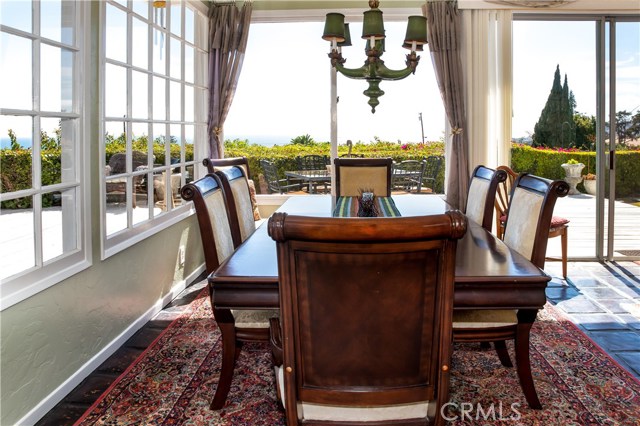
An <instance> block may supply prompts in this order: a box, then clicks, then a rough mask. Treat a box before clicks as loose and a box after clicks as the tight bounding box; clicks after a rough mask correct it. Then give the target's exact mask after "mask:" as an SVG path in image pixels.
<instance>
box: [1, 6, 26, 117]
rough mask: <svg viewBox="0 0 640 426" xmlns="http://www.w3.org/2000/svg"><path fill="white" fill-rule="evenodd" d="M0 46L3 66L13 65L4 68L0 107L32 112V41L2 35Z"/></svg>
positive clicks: (5, 34)
mask: <svg viewBox="0 0 640 426" xmlns="http://www.w3.org/2000/svg"><path fill="white" fill-rule="evenodd" d="M28 4H29V5H30V3H28ZM0 45H2V48H1V49H0V59H1V60H2V64H11V66H4V65H3V66H2V78H0V93H2V96H0V107H2V108H15V109H28V110H30V109H32V108H33V91H32V87H31V73H32V69H33V65H32V60H31V40H28V39H26V38H23V37H17V36H14V35H10V34H7V33H1V34H0Z"/></svg>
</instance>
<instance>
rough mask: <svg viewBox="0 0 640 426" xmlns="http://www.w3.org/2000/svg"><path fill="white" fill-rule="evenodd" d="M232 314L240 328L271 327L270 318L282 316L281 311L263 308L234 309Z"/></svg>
mask: <svg viewBox="0 0 640 426" xmlns="http://www.w3.org/2000/svg"><path fill="white" fill-rule="evenodd" d="M231 314H232V315H233V319H234V321H235V323H236V327H239V328H269V318H275V317H279V316H280V311H279V310H277V309H274V310H263V309H232V310H231Z"/></svg>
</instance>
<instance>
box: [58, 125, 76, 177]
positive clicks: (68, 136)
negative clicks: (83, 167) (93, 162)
mask: <svg viewBox="0 0 640 426" xmlns="http://www.w3.org/2000/svg"><path fill="white" fill-rule="evenodd" d="M57 122H58V126H59V127H58V129H56V131H58V132H59V133H60V150H61V154H60V167H61V171H60V172H61V175H62V178H61V179H62V182H64V183H67V182H76V181H77V180H78V179H77V173H78V167H77V164H76V159H75V158H76V157H75V154H76V152H77V151H78V148H77V145H78V144H77V139H78V137H77V135H78V128H79V124H80V120H79V119H77V118H61V119H60V120H57Z"/></svg>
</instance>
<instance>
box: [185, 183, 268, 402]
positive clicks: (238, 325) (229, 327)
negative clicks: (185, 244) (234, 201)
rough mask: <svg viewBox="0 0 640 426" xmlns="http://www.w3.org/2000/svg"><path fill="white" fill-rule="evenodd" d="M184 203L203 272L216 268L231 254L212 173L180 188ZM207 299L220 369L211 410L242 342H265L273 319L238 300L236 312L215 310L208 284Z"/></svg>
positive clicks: (221, 398) (222, 395)
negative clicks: (192, 219) (218, 339)
mask: <svg viewBox="0 0 640 426" xmlns="http://www.w3.org/2000/svg"><path fill="white" fill-rule="evenodd" d="M181 193H182V197H183V198H184V199H185V200H186V201H193V205H194V207H195V210H196V216H197V218H198V225H199V228H200V237H201V240H202V249H203V251H204V258H205V264H206V269H207V273H208V274H210V273H212V272H213V271H215V270H216V269H217V268H218V266H219V265H220V264H221V263H222V262H223V261H224V260H225V259H226V258H227V257H228V256H229V255H230V254H231V253H233V251H234V249H235V247H236V245H235V244H234V238H233V232H232V230H231V222H230V220H229V209H228V206H227V203H226V198H225V191H224V189H223V185H222V182H221V181H220V178H219V177H218V176H217V175H216V174H211V173H210V174H208V175H206V176H205V177H203V178H201V179H198V180H196V181H193V182H191V183H189V184H187V185H185V186H183V187H182V189H181ZM209 297H210V300H211V306H212V308H213V316H214V318H215V320H216V323H217V324H218V327H220V332H221V334H222V366H221V370H220V378H219V380H218V387H217V388H216V393H215V395H214V397H213V400H212V402H211V408H212V409H220V408H222V407H223V406H224V403H225V401H226V399H227V394H228V393H229V389H230V388H231V380H232V378H233V370H234V367H235V359H236V356H237V351H239V349H240V348H241V346H242V342H243V341H267V340H268V339H269V318H271V317H273V316H277V312H275V311H273V310H265V309H261V307H259V306H256V307H252V306H251V305H250V304H247V303H243V301H242V300H241V299H242V297H239V298H238V299H239V300H238V305H239V306H240V307H241V308H240V309H233V310H232V309H229V308H227V307H222V308H221V307H219V306H218V305H217V304H216V297H215V288H213V287H212V286H211V284H210V285H209Z"/></svg>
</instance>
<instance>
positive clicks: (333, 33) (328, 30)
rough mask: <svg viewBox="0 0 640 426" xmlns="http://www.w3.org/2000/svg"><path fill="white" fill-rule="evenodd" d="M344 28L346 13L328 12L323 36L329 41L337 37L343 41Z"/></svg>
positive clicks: (338, 40)
mask: <svg viewBox="0 0 640 426" xmlns="http://www.w3.org/2000/svg"><path fill="white" fill-rule="evenodd" d="M344 29H345V28H344V15H343V14H342V13H327V18H326V20H325V21H324V33H323V34H322V38H323V39H325V40H327V41H332V40H333V39H335V40H336V41H337V42H338V43H341V42H343V41H344Z"/></svg>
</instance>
